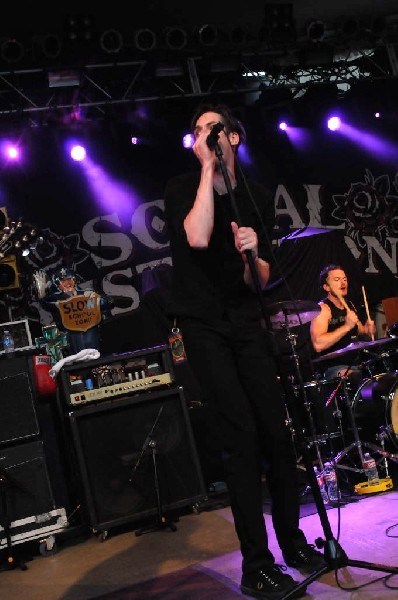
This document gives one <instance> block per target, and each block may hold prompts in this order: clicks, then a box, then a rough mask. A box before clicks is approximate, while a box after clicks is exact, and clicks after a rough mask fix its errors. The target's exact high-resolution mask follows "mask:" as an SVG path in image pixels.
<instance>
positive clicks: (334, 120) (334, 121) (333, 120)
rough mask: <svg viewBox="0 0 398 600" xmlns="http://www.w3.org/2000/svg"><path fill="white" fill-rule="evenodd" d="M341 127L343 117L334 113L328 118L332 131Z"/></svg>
mask: <svg viewBox="0 0 398 600" xmlns="http://www.w3.org/2000/svg"><path fill="white" fill-rule="evenodd" d="M340 127H341V119H340V117H338V116H336V115H333V116H332V117H330V118H329V119H328V128H329V129H330V131H337V130H338V129H340Z"/></svg>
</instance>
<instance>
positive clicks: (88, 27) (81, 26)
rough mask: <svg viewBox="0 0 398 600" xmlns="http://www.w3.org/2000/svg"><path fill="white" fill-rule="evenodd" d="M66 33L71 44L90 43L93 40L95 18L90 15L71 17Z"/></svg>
mask: <svg viewBox="0 0 398 600" xmlns="http://www.w3.org/2000/svg"><path fill="white" fill-rule="evenodd" d="M65 31H66V35H67V37H68V39H69V40H70V41H71V42H77V41H84V42H89V41H91V40H92V38H93V18H92V17H91V16H90V15H69V16H68V17H67V18H66V22H65Z"/></svg>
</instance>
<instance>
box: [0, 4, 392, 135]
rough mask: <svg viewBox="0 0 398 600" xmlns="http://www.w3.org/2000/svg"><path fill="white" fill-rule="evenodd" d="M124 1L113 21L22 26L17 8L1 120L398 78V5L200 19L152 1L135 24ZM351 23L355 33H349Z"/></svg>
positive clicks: (255, 9)
mask: <svg viewBox="0 0 398 600" xmlns="http://www.w3.org/2000/svg"><path fill="white" fill-rule="evenodd" d="M117 4H118V3H116V6H115V9H114V11H113V12H112V13H109V9H107V10H105V9H98V7H95V8H93V9H92V10H90V3H85V5H84V8H83V9H76V10H73V11H70V10H69V12H67V10H66V9H65V8H63V9H60V10H58V9H57V12H55V11H53V10H49V11H47V12H45V13H44V12H43V14H39V13H38V12H37V11H36V10H35V9H34V8H33V7H31V8H27V9H26V10H25V9H24V14H23V19H22V18H21V16H20V15H19V14H18V11H17V9H14V10H13V9H11V10H12V12H11V14H10V16H9V18H8V19H7V21H6V22H5V21H4V20H3V22H2V25H1V26H0V27H1V30H0V122H6V123H10V122H16V121H17V122H19V121H21V120H28V121H31V122H32V123H34V124H37V123H42V122H48V121H52V120H57V119H60V120H65V119H66V117H65V115H68V117H67V119H70V118H71V116H70V115H71V114H72V115H74V116H75V117H76V118H78V116H79V114H80V115H82V114H84V118H86V119H97V118H103V117H104V116H106V115H107V114H109V111H113V112H117V113H118V114H124V113H125V111H126V109H128V108H129V107H131V106H132V105H134V104H135V103H136V102H156V101H158V100H164V101H170V102H172V101H174V100H179V99H181V98H196V97H199V96H208V95H215V94H217V95H228V94H242V95H243V96H246V97H247V98H250V97H251V96H252V93H253V90H254V91H257V90H259V89H263V88H264V87H266V88H273V87H279V86H289V87H291V88H295V89H299V88H300V87H303V86H308V85H309V84H311V83H319V82H327V81H342V82H343V81H350V80H352V78H356V79H362V78H363V79H371V80H374V79H385V78H394V77H396V76H397V75H398V61H397V52H398V7H396V8H395V5H396V0H394V1H393V2H389V1H386V2H382V1H376V0H374V1H372V0H346V1H340V0H338V1H335V2H333V3H331V2H329V1H324V0H322V1H320V0H312V1H311V0H300V1H298V0H297V1H295V2H291V3H283V2H273V3H268V2H265V3H262V4H259V3H258V1H256V0H246V1H245V11H244V12H243V14H242V7H241V6H239V7H238V6H231V3H230V2H225V1H222V0H221V1H219V2H217V3H212V4H210V3H207V2H205V3H204V4H203V3H201V5H200V10H198V12H197V13H196V14H195V10H194V9H193V8H190V10H189V14H188V13H186V12H185V11H186V2H182V0H169V1H168V2H167V3H166V2H161V1H160V0H149V2H147V3H146V6H145V7H142V9H140V13H141V14H140V16H139V17H137V16H135V17H134V18H131V16H130V13H131V9H130V10H127V9H126V8H125V5H123V6H124V8H118V7H117ZM395 10H396V11H397V12H395ZM289 15H290V17H291V22H290V27H289V26H288V20H289ZM343 15H344V16H343ZM352 15H354V16H355V24H356V27H357V29H356V30H355V31H354V33H353V32H352V31H351V32H347V31H345V30H344V26H345V25H347V20H348V19H349V18H350V17H351V16H352ZM376 17H377V19H378V21H377V20H376ZM310 20H315V21H317V22H318V24H319V22H321V26H323V37H322V38H321V39H315V40H314V39H309V35H308V25H309V22H310ZM376 23H377V28H376ZM248 73H249V74H251V77H247V74H248ZM260 73H261V74H260ZM243 74H246V76H244V75H243ZM72 118H73V117H72Z"/></svg>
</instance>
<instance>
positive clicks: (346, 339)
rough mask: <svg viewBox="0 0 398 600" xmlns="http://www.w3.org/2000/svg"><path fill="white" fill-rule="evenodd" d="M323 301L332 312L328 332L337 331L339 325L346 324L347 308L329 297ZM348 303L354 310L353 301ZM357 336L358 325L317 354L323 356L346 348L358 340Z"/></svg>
mask: <svg viewBox="0 0 398 600" xmlns="http://www.w3.org/2000/svg"><path fill="white" fill-rule="evenodd" d="M322 302H323V303H324V304H326V305H327V306H328V307H329V308H330V312H331V319H330V322H329V325H328V333H329V332H330V331H335V330H336V329H338V328H339V327H341V326H342V325H344V324H345V318H346V314H347V311H346V309H345V308H338V307H337V306H336V305H335V304H334V303H333V302H331V301H330V300H329V299H328V298H324V299H323V300H322ZM348 304H349V305H350V306H351V308H352V309H353V310H355V309H354V307H353V305H352V303H351V302H349V303H348ZM357 336H358V327H354V328H353V329H351V331H349V332H348V333H346V334H345V335H343V337H342V338H341V339H340V340H339V341H338V342H336V343H335V344H333V346H330V347H329V348H327V349H326V350H324V351H323V352H319V354H317V356H322V355H323V354H329V353H330V352H335V351H336V350H341V348H345V347H346V346H348V344H351V342H354V341H356V340H357Z"/></svg>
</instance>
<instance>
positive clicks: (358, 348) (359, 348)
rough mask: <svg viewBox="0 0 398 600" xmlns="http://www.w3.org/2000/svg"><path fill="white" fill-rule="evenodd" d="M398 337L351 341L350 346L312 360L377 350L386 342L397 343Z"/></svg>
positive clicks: (317, 360)
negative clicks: (370, 340)
mask: <svg viewBox="0 0 398 600" xmlns="http://www.w3.org/2000/svg"><path fill="white" fill-rule="evenodd" d="M397 341H398V340H397V339H395V338H380V339H379V340H374V341H372V342H361V341H358V342H351V344H348V346H345V347H344V348H340V350H335V351H334V352H329V354H323V356H320V357H319V358H315V359H314V360H313V361H312V362H314V363H317V362H322V361H323V360H332V359H335V358H341V357H342V356H343V357H344V356H347V355H349V354H353V353H356V352H358V353H360V352H365V353H366V351H367V350H372V348H375V349H376V350H378V348H379V347H381V346H384V345H385V344H389V343H391V342H395V343H397Z"/></svg>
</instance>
